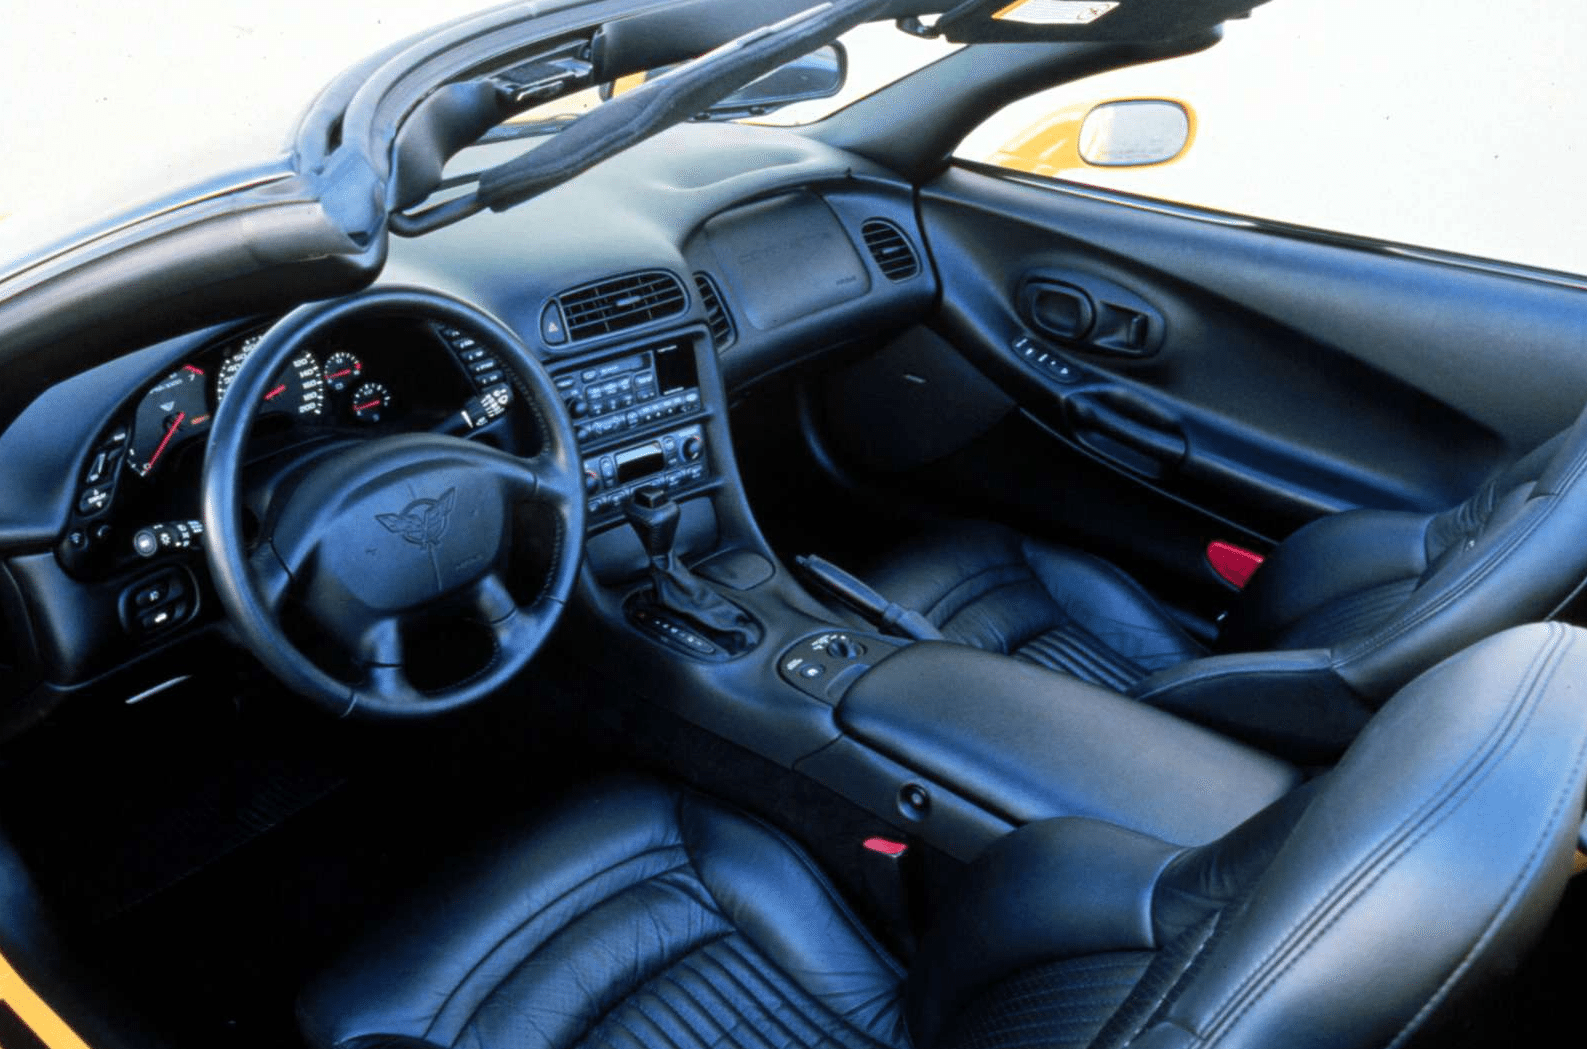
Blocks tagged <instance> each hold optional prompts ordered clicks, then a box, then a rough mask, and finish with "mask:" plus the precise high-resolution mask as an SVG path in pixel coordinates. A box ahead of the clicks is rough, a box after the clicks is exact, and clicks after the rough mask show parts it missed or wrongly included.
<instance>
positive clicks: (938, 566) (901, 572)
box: [867, 522, 1206, 692]
mask: <svg viewBox="0 0 1587 1049" xmlns="http://www.w3.org/2000/svg"><path fill="white" fill-rule="evenodd" d="M867 582H869V583H870V584H871V585H872V586H874V587H875V588H876V589H877V590H879V591H881V593H883V594H884V595H886V596H887V597H889V598H891V599H892V600H893V601H896V602H898V603H899V604H901V605H906V606H909V607H911V608H914V609H915V610H917V611H919V612H921V613H922V614H924V615H925V616H926V618H927V619H929V620H931V622H932V624H933V625H934V626H936V627H937V628H938V629H940V630H941V631H942V632H943V634H944V636H946V637H947V638H948V639H949V640H952V641H958V642H960V643H962V644H966V645H973V646H975V647H976V648H981V649H985V650H987V651H989V652H1004V653H1009V654H1012V655H1017V656H1019V657H1021V658H1023V659H1027V660H1029V661H1030V662H1032V663H1037V664H1039V665H1041V666H1044V667H1046V668H1047V669H1049V670H1057V671H1061V672H1063V673H1066V674H1070V675H1072V676H1074V677H1077V678H1080V679H1081V680H1082V681H1089V682H1091V683H1092V684H1096V685H1104V686H1106V687H1108V688H1111V689H1114V690H1115V691H1119V692H1124V691H1128V690H1129V689H1130V688H1131V687H1132V686H1134V685H1136V684H1138V683H1139V682H1140V681H1142V680H1143V679H1144V678H1146V677H1147V675H1149V674H1151V673H1152V671H1154V670H1161V669H1163V668H1165V667H1171V666H1174V665H1175V664H1178V663H1183V662H1184V661H1185V660H1187V659H1195V658H1196V657H1197V656H1202V655H1205V654H1206V649H1204V648H1203V647H1202V646H1201V645H1199V644H1197V643H1196V641H1195V640H1194V639H1193V638H1191V637H1190V635H1188V634H1186V633H1185V632H1184V631H1183V630H1182V629H1180V627H1179V626H1178V625H1177V624H1176V623H1175V622H1174V620H1173V619H1172V617H1170V616H1169V614H1168V613H1167V612H1166V611H1164V610H1163V609H1162V608H1160V607H1159V606H1158V604H1157V602H1156V601H1155V600H1154V599H1153V598H1152V596H1151V595H1150V594H1148V593H1147V592H1146V591H1145V590H1144V589H1142V588H1141V586H1140V585H1139V584H1138V583H1136V582H1135V581H1134V580H1133V579H1131V578H1130V577H1129V576H1127V575H1125V574H1124V573H1123V572H1121V571H1119V570H1118V569H1117V568H1115V567H1114V566H1112V565H1110V564H1108V563H1107V562H1106V561H1102V560H1100V559H1098V558H1095V557H1090V556H1088V555H1086V554H1081V553H1078V552H1076V551H1073V550H1065V549H1062V548H1060V547H1055V546H1050V545H1048V544H1044V543H1039V542H1037V541H1036V540H1033V539H1029V538H1026V537H1024V536H1021V535H1020V534H1018V533H1017V532H1014V531H1012V530H1010V529H1007V528H1003V527H1000V526H998V525H994V524H988V523H985V522H971V523H966V524H964V525H962V526H959V527H955V528H952V529H946V530H944V531H941V532H938V533H935V534H933V535H931V536H928V537H927V538H925V539H924V540H922V541H921V542H919V543H917V544H915V545H912V546H909V547H906V548H905V549H904V550H902V551H899V552H898V554H897V555H896V556H894V557H893V558H890V559H889V560H888V562H887V564H885V565H883V566H880V567H878V568H877V569H875V570H874V571H872V572H870V573H868V574H867Z"/></svg>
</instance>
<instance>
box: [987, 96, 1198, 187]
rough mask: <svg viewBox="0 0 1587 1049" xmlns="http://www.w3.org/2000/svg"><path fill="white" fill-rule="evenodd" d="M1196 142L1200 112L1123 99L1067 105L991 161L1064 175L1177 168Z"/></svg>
mask: <svg viewBox="0 0 1587 1049" xmlns="http://www.w3.org/2000/svg"><path fill="white" fill-rule="evenodd" d="M1195 139H1196V113H1195V110H1193V109H1191V107H1190V106H1189V105H1188V104H1187V103H1184V102H1180V101H1177V100H1175V99H1168V98H1123V99H1115V100H1113V101H1111V102H1102V103H1097V104H1092V103H1083V104H1081V105H1077V106H1065V107H1064V108H1063V109H1060V110H1058V111H1056V112H1054V113H1052V114H1050V115H1049V116H1047V117H1044V118H1042V119H1041V120H1039V121H1037V122H1036V123H1035V124H1032V125H1031V126H1030V127H1028V128H1026V129H1025V130H1024V131H1022V132H1020V134H1018V135H1016V136H1015V137H1014V138H1012V139H1010V140H1009V141H1008V142H1007V143H1006V144H1004V146H1003V147H1002V149H1000V150H998V151H997V152H996V153H995V154H993V156H992V157H991V158H990V159H991V163H993V164H996V165H998V166H999V167H1005V168H1012V169H1014V170H1016V171H1028V172H1030V173H1032V174H1035V175H1048V176H1058V177H1061V176H1062V175H1063V174H1064V173H1066V172H1072V171H1079V170H1083V169H1085V168H1139V167H1159V166H1162V165H1164V164H1172V163H1173V162H1174V161H1176V160H1178V159H1179V158H1180V157H1182V156H1184V155H1185V153H1186V152H1187V151H1188V150H1189V149H1190V146H1191V143H1192V142H1194V141H1195Z"/></svg>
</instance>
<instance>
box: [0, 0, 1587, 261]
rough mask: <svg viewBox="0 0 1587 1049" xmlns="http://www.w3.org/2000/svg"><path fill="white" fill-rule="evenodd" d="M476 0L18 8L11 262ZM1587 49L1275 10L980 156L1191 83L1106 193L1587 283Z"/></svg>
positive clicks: (197, 164) (899, 64) (7, 81)
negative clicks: (1080, 113)
mask: <svg viewBox="0 0 1587 1049" xmlns="http://www.w3.org/2000/svg"><path fill="white" fill-rule="evenodd" d="M1126 2H1127V0H1126ZM474 6H475V5H474V4H473V3H472V2H471V0H269V2H262V0H170V2H167V3H164V4H139V3H126V2H121V3H110V2H106V0H53V2H48V3H24V0H6V3H5V10H4V12H3V21H0V29H3V32H0V98H3V99H4V103H3V106H0V213H5V212H11V213H13V215H12V218H10V219H7V220H5V221H0V256H4V255H7V254H10V252H9V251H7V250H6V247H7V246H6V242H7V241H12V242H15V241H17V240H36V239H38V238H39V236H40V235H41V233H42V232H47V230H48V229H49V228H53V231H54V233H55V234H57V235H59V234H63V233H65V232H67V229H66V227H65V226H64V225H62V223H63V222H66V221H67V220H66V219H65V218H63V217H62V214H61V213H62V212H63V211H64V212H67V213H68V214H69V215H70V220H71V221H73V222H81V221H84V220H87V219H89V218H93V217H97V216H98V215H100V214H103V213H106V212H110V211H116V210H120V209H121V208H124V207H126V206H129V205H131V204H134V203H137V202H138V201H140V200H144V199H149V198H152V197H155V196H159V195H162V194H163V193H165V192H168V191H170V190H172V189H175V188H179V187H181V186H183V185H185V184H187V183H191V182H194V181H197V180H198V179H200V178H203V177H205V176H208V175H211V174H216V173H219V172H222V171H225V170H228V169H231V168H234V167H239V166H244V165H247V164H249V163H252V162H256V161H258V160H259V159H261V158H263V157H266V156H269V155H271V154H274V153H278V152H280V151H281V150H282V148H283V147H284V144H285V142H286V140H287V136H288V133H289V131H290V130H291V128H292V126H293V124H294V123H295V121H296V118H297V117H298V115H299V114H300V113H301V112H302V110H303V108H304V107H305V106H306V105H307V104H308V102H309V100H310V99H311V98H312V97H313V95H314V94H315V93H316V92H317V91H318V90H319V88H320V87H322V86H323V85H324V84H325V83H326V82H327V81H329V80H330V79H331V78H332V77H333V76H334V75H335V74H336V73H338V72H339V71H340V70H341V69H343V68H345V67H346V66H348V65H350V64H352V63H353V62H355V61H356V60H357V59H359V58H360V57H362V56H364V55H366V54H368V53H370V52H372V51H375V50H377V49H379V48H380V47H382V46H384V45H386V44H388V43H390V42H392V41H395V40H397V39H400V38H402V37H405V36H408V35H410V34H412V33H414V32H417V31H419V30H421V29H423V28H425V27H427V26H429V25H432V24H434V23H436V22H438V21H443V20H446V19H448V18H451V17H455V16H457V15H459V14H462V13H466V12H467V11H469V10H471V9H472V8H474ZM1584 45H1587V5H1582V4H1577V3H1571V2H1567V0H1504V2H1496V0H1440V2H1437V3H1433V2H1431V0H1273V2H1272V3H1270V4H1268V5H1266V6H1264V7H1260V8H1258V9H1257V10H1256V12H1255V14H1254V15H1253V17H1252V18H1251V19H1249V20H1247V21H1244V22H1236V23H1231V25H1230V27H1229V30H1228V37H1227V39H1226V40H1225V41H1224V42H1223V43H1222V44H1220V45H1218V46H1217V47H1215V48H1213V49H1212V50H1211V51H1209V52H1207V53H1206V54H1204V55H1201V56H1195V57H1191V58H1186V59H1179V60H1176V62H1175V63H1172V64H1162V65H1159V66H1156V67H1150V66H1149V67H1139V68H1137V69H1133V70H1125V71H1121V72H1119V73H1116V74H1108V75H1106V76H1105V77H1101V78H1094V79H1093V80H1092V81H1088V82H1086V83H1085V84H1083V85H1078V86H1074V87H1070V88H1065V89H1059V91H1058V92H1057V93H1056V94H1055V95H1052V96H1050V97H1046V98H1041V99H1037V100H1034V101H1031V100H1028V101H1027V102H1025V103H1021V104H1019V105H1018V106H1016V107H1011V110H1010V111H1008V112H1006V113H1005V114H1002V115H1000V116H999V117H998V118H996V119H995V120H993V121H992V122H990V123H989V125H988V127H987V128H985V129H984V130H983V132H982V133H980V134H978V135H977V136H975V138H974V139H972V141H970V142H968V143H967V144H966V146H965V149H964V150H963V153H964V155H967V156H977V155H985V154H986V153H989V152H990V151H991V150H993V149H995V148H996V147H997V145H999V144H1001V143H1002V142H1003V141H1006V140H1007V139H1009V138H1011V137H1013V136H1014V135H1015V134H1016V133H1018V131H1019V130H1021V129H1022V128H1024V127H1025V126H1026V125H1027V124H1028V123H1030V122H1031V121H1032V120H1033V119H1035V118H1036V117H1038V116H1039V115H1040V114H1041V113H1042V112H1044V111H1046V110H1047V109H1049V108H1051V107H1052V106H1054V105H1057V104H1060V103H1061V102H1064V101H1076V100H1081V99H1086V100H1091V99H1095V100H1101V99H1103V98H1112V97H1118V96H1121V95H1138V94H1170V95H1174V96H1176V97H1180V98H1183V99H1185V100H1186V101H1188V102H1190V103H1191V104H1192V105H1193V106H1194V107H1195V108H1196V110H1197V112H1198V115H1199V117H1200V138H1199V140H1198V141H1197V143H1196V146H1195V148H1194V149H1193V150H1192V152H1191V154H1190V155H1189V156H1187V157H1186V159H1185V160H1183V161H1181V162H1180V163H1178V164H1176V165H1173V166H1172V167H1170V168H1164V169H1160V170H1157V171H1139V172H1131V173H1123V174H1121V175H1119V176H1117V178H1115V179H1108V180H1106V181H1111V182H1112V183H1113V184H1116V185H1118V186H1119V188H1126V189H1130V190H1132V191H1136V192H1143V193H1158V194H1162V195H1165V196H1169V197H1173V198H1177V199H1183V200H1187V201H1192V202H1197V203H1203V204H1207V205H1209V206H1214V207H1219V208H1224V209H1226V210H1231V211H1236V212H1245V213H1250V214H1257V215H1263V216H1267V217H1274V218H1282V219H1287V220H1290V221H1295V222H1301V223H1305V224H1310V225H1318V226H1323V227H1328V228H1339V229H1344V230H1347V231H1350V232H1356V233H1363V234H1369V235H1376V236H1381V237H1384V238H1387V239H1392V240H1402V241H1406V242H1409V243H1413V244H1423V245H1428V246H1433V247H1445V248H1450V249H1454V250H1460V251H1466V252H1470V253H1473V254H1478V255H1490V256H1493V257H1498V258H1506V259H1514V260H1519V261H1527V262H1531V263H1534V264H1538V265H1545V266H1551V267H1555V268H1560V269H1566V270H1571V271H1574V272H1578V273H1580V272H1587V256H1584V247H1583V244H1584V242H1587V192H1584V191H1583V188H1582V184H1583V181H1584V180H1583V178H1582V175H1583V169H1584V166H1587V163H1584V161H1587V157H1584V150H1587V146H1584V144H1583V139H1584V137H1587V61H1584V60H1583V58H1582V55H1583V51H1584ZM912 46H918V45H915V42H913V41H911V40H910V39H909V38H907V37H905V36H903V35H902V34H899V33H896V32H893V31H892V30H891V29H889V28H887V27H872V28H870V29H869V30H868V31H867V36H866V37H865V41H864V43H863V46H859V47H856V48H855V49H854V51H853V52H852V57H853V62H854V66H855V88H856V90H859V89H860V88H861V87H863V86H865V84H866V83H867V82H869V81H871V79H872V78H871V77H869V76H866V73H867V72H872V71H875V70H879V69H885V70H886V74H885V75H884V77H883V79H885V78H886V76H891V75H892V74H893V73H895V72H896V71H897V70H898V69H901V68H907V65H908V63H911V62H916V61H919V59H918V57H917V56H916V54H915V53H914V52H912V51H911V47H912ZM1097 181H1099V182H1103V181H1105V180H1104V179H1097ZM30 217H31V218H34V219H35V221H31V222H30V221H29V219H30ZM41 223H49V224H51V226H49V227H46V230H45V231H41V230H40V229H39V227H40V225H41ZM30 227H32V228H30Z"/></svg>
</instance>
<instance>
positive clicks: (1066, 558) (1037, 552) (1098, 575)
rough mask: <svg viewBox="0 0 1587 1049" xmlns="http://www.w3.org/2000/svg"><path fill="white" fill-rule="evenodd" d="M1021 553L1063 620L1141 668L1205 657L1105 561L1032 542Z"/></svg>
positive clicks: (1147, 596)
mask: <svg viewBox="0 0 1587 1049" xmlns="http://www.w3.org/2000/svg"><path fill="white" fill-rule="evenodd" d="M1022 550H1023V553H1024V556H1025V561H1026V563H1027V564H1029V565H1030V567H1031V571H1032V572H1034V573H1035V575H1036V578H1037V579H1038V580H1040V581H1041V584H1042V586H1043V588H1045V589H1046V591H1047V593H1048V595H1049V596H1050V597H1051V598H1052V602H1053V604H1055V605H1057V606H1058V608H1059V609H1061V610H1062V612H1063V615H1064V617H1065V618H1067V619H1070V620H1073V621H1074V622H1077V623H1080V624H1082V625H1084V626H1085V627H1086V629H1088V630H1089V631H1091V633H1093V634H1095V635H1096V636H1097V637H1099V638H1101V639H1102V640H1103V641H1104V642H1106V643H1107V645H1108V647H1110V648H1112V649H1113V650H1114V651H1115V652H1118V653H1119V654H1120V655H1123V656H1126V657H1128V658H1129V659H1130V660H1132V661H1133V662H1134V663H1136V664H1137V665H1138V666H1140V667H1142V668H1143V669H1145V670H1148V671H1152V670H1160V669H1162V668H1164V667H1170V666H1173V665H1175V664H1176V663H1183V662H1184V661H1185V660H1187V659H1195V658H1197V657H1198V656H1201V655H1204V654H1205V650H1204V649H1203V648H1202V647H1201V645H1199V644H1198V643H1197V642H1196V640H1195V639H1194V638H1192V637H1191V636H1190V635H1189V634H1187V633H1186V632H1185V630H1184V628H1183V627H1181V626H1180V625H1179V624H1178V623H1177V622H1175V621H1174V618H1173V617H1172V616H1171V615H1169V614H1168V612H1167V610H1166V609H1164V608H1163V607H1162V605H1160V604H1158V602H1157V599H1156V598H1155V597H1153V596H1152V595H1151V594H1150V593H1148V592H1147V590H1146V588H1145V587H1143V586H1141V584H1139V583H1137V582H1136V581H1135V580H1134V579H1132V578H1130V577H1129V576H1128V575H1126V574H1125V573H1124V572H1123V571H1121V570H1120V569H1119V568H1117V567H1115V566H1114V565H1112V564H1109V563H1108V562H1107V561H1104V560H1102V559H1101V558H1098V557H1093V556H1091V555H1090V554H1084V553H1081V552H1080V551H1078V550H1069V549H1066V548H1063V547H1058V546H1051V545H1048V544H1046V543H1039V542H1036V541H1035V540H1032V539H1026V540H1025V541H1024V543H1023V545H1022Z"/></svg>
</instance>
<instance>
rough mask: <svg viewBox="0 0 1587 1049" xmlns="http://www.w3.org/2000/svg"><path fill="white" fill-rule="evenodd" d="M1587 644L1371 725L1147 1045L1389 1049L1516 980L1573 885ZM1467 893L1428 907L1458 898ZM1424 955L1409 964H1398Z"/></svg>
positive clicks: (1564, 638) (1574, 640)
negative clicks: (1454, 887) (1481, 989)
mask: <svg viewBox="0 0 1587 1049" xmlns="http://www.w3.org/2000/svg"><path fill="white" fill-rule="evenodd" d="M1584 680H1587V634H1584V633H1583V632H1581V631H1579V630H1575V629H1573V628H1568V627H1563V626H1559V625H1554V624H1549V625H1536V626H1528V627H1520V628H1516V629H1513V630H1510V631H1506V632H1505V633H1503V634H1500V635H1498V636H1496V637H1495V638H1492V639H1490V640H1488V641H1486V642H1483V643H1482V644H1479V645H1477V646H1474V647H1473V648H1471V649H1468V650H1467V651H1465V652H1463V653H1461V654H1460V655H1458V656H1456V657H1454V658H1452V659H1450V660H1447V661H1446V662H1444V663H1442V664H1440V665H1439V666H1437V667H1435V668H1434V669H1433V670H1431V671H1429V672H1428V673H1426V674H1424V675H1423V676H1422V677H1420V678H1418V679H1417V680H1416V681H1415V682H1413V683H1412V684H1411V685H1409V686H1408V687H1407V688H1405V689H1404V690H1402V691H1401V693H1400V694H1399V695H1398V696H1396V697H1395V698H1394V699H1393V700H1392V701H1390V702H1389V703H1388V704H1387V705H1386V706H1385V707H1384V708H1383V710H1382V711H1381V712H1379V713H1378V714H1377V716H1376V717H1374V718H1373V719H1372V721H1371V723H1370V724H1369V725H1368V726H1367V728H1366V730H1365V731H1364V732H1363V733H1362V734H1361V736H1360V737H1359V738H1358V739H1357V741H1356V742H1355V744H1354V745H1353V746H1352V747H1351V749H1350V751H1349V753H1348V754H1347V755H1346V756H1345V758H1344V760H1343V761H1341V762H1340V764H1339V765H1338V766H1336V767H1335V768H1334V769H1333V770H1332V771H1331V772H1330V773H1329V774H1328V776H1327V778H1326V781H1325V782H1324V783H1322V784H1321V786H1320V787H1319V789H1318V791H1317V793H1316V795H1315V796H1314V797H1313V798H1312V799H1311V802H1310V804H1309V806H1307V808H1306V811H1305V812H1304V814H1303V815H1301V816H1300V818H1299V819H1298V820H1297V821H1296V822H1295V825H1294V829H1293V831H1292V832H1291V833H1290V834H1289V836H1288V838H1287V839H1286V840H1285V841H1284V843H1283V845H1282V846H1281V847H1280V848H1279V849H1278V851H1277V853H1276V855H1275V856H1274V859H1273V861H1272V863H1271V865H1269V866H1268V868H1267V870H1266V871H1265V872H1264V874H1263V875H1262V877H1261V879H1260V882H1259V883H1258V884H1257V885H1256V887H1255V889H1254V890H1253V892H1252V894H1251V896H1250V898H1249V901H1248V902H1247V904H1246V905H1245V906H1244V908H1243V910H1241V911H1239V912H1238V913H1237V914H1235V915H1233V916H1232V918H1231V919H1230V920H1229V922H1228V923H1227V928H1226V929H1225V930H1224V932H1223V934H1222V935H1221V936H1220V938H1219V939H1218V942H1217V943H1216V944H1215V945H1213V946H1211V947H1209V949H1208V951H1207V954H1206V957H1205V959H1204V962H1203V964H1201V965H1200V966H1199V967H1198V969H1197V971H1196V974H1195V975H1194V976H1193V977H1192V978H1189V979H1187V981H1186V983H1185V986H1184V987H1183V988H1182V990H1181V993H1179V994H1178V996H1177V997H1176V998H1175V999H1174V1001H1173V1003H1172V1005H1171V1006H1170V1007H1169V1008H1168V1009H1167V1010H1166V1011H1165V1012H1164V1013H1163V1014H1162V1015H1160V1016H1159V1017H1158V1018H1157V1019H1156V1021H1155V1023H1156V1024H1157V1025H1158V1027H1159V1029H1158V1030H1155V1031H1148V1032H1147V1033H1146V1036H1145V1037H1143V1038H1141V1039H1140V1040H1139V1041H1138V1042H1137V1044H1140V1045H1172V1044H1179V1035H1180V1033H1182V1032H1191V1033H1192V1034H1193V1035H1194V1036H1195V1039H1194V1040H1195V1042H1196V1044H1200V1045H1207V1046H1220V1047H1245V1046H1251V1047H1257V1046H1273V1045H1282V1044H1288V1043H1290V1042H1293V1041H1294V1040H1295V1033H1296V1032H1297V1031H1302V1030H1303V1031H1306V1032H1307V1034H1308V1041H1307V1044H1310V1045H1319V1046H1324V1045H1339V1046H1358V1045H1387V1044H1390V1043H1394V1044H1398V1041H1397V1040H1398V1039H1401V1038H1402V1037H1404V1036H1406V1035H1408V1034H1409V1033H1411V1032H1414V1031H1416V1030H1418V1029H1419V1028H1420V1027H1421V1026H1423V1025H1424V1024H1425V1023H1426V1022H1427V1020H1428V1018H1429V1017H1430V1016H1431V1015H1433V1014H1435V1013H1436V1011H1437V1007H1438V1006H1439V1004H1440V1003H1441V1002H1442V1001H1444V1000H1445V999H1446V998H1447V997H1449V996H1450V995H1452V994H1454V993H1456V992H1458V991H1459V990H1460V989H1461V988H1463V987H1465V986H1467V985H1470V984H1473V983H1476V982H1478V981H1481V980H1486V979H1490V978H1492V976H1493V975H1494V974H1495V971H1497V970H1500V969H1503V968H1504V967H1506V966H1509V965H1513V964H1514V963H1515V962H1516V961H1517V960H1518V959H1519V958H1520V957H1521V955H1522V953H1523V951H1524V948H1525V947H1526V945H1527V944H1528V943H1529V942H1531V941H1532V940H1533V939H1534V938H1535V936H1536V935H1537V934H1538V933H1540V931H1541V930H1542V928H1543V927H1544V925H1545V924H1546V923H1547V921H1548V919H1549V917H1550V915H1551V914H1552V913H1553V910H1554V907H1555V905H1556V904H1557V902H1558V900H1559V897H1560V895H1561V893H1562V892H1563V890H1564V885H1565V882H1566V881H1567V879H1568V878H1569V875H1570V871H1571V865H1572V857H1573V855H1574V852H1575V839H1576V831H1577V827H1578V825H1579V824H1580V822H1581V818H1582V810H1583V805H1584V790H1587V704H1584V703H1583V702H1582V682H1583V681H1584ZM1452 871H1459V872H1460V877H1459V879H1458V891H1451V892H1438V893H1429V891H1428V887H1429V886H1435V885H1450V884H1451V882H1450V876H1451V875H1450V872H1452ZM1407 943H1414V944H1415V945H1416V949H1415V951H1414V952H1412V951H1401V950H1397V949H1395V945H1397V944H1407Z"/></svg>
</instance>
